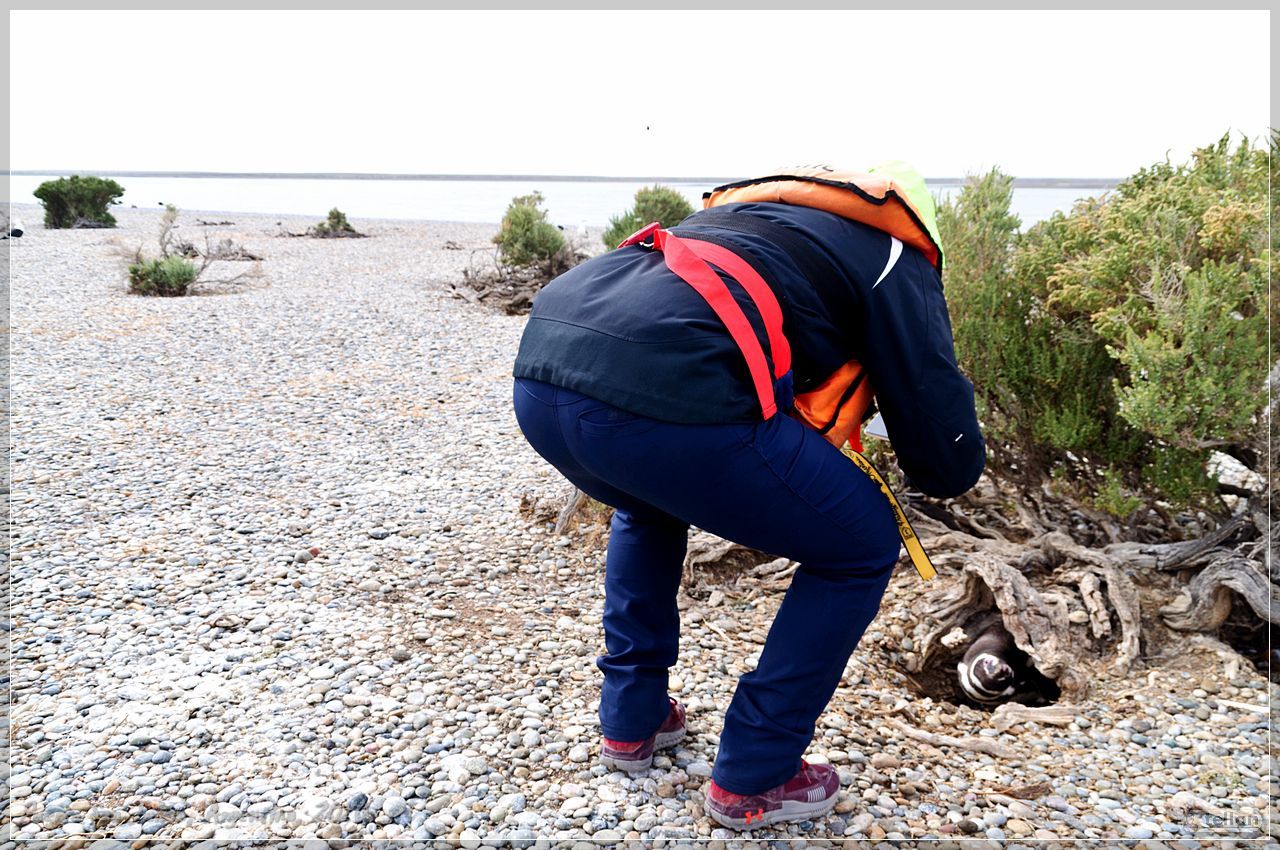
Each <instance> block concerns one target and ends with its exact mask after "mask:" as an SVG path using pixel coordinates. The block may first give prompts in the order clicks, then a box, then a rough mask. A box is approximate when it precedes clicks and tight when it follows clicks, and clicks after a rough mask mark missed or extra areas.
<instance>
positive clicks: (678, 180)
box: [9, 169, 1120, 189]
mask: <svg viewBox="0 0 1280 850" xmlns="http://www.w3.org/2000/svg"><path fill="white" fill-rule="evenodd" d="M9 174H10V175H11V176H20V177H68V176H71V175H73V174H94V175H97V176H98V177H167V178H189V179H215V180H216V179H236V180H416V181H435V182H447V181H472V182H480V183H662V184H666V185H681V184H705V183H710V184H712V185H720V184H723V183H732V182H733V181H735V180H739V179H741V178H739V177H604V176H600V175H593V174H591V175H588V174H584V175H565V174H379V173H372V172H370V173H366V172H319V171H317V172H297V173H285V172H274V171H269V172H253V171H93V170H86V169H71V170H66V169H45V170H21V171H17V170H15V171H10V172H9ZM925 182H926V183H929V184H931V185H943V186H952V185H956V186H958V185H963V184H964V182H965V179H964V178H963V177H930V178H926V179H925ZM1119 183H1120V180H1119V179H1118V178H1109V177H1015V178H1014V180H1013V186H1014V188H1015V189H1110V188H1113V187H1114V186H1116V185H1117V184H1119Z"/></svg>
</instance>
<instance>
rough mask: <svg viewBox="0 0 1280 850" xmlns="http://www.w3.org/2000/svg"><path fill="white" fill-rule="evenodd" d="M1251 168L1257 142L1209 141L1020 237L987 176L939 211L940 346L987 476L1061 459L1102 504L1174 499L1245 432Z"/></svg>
mask: <svg viewBox="0 0 1280 850" xmlns="http://www.w3.org/2000/svg"><path fill="white" fill-rule="evenodd" d="M1273 144H1274V141H1273ZM1267 178H1268V160H1267V151H1266V150H1265V149H1259V148H1256V147H1253V146H1251V145H1250V144H1249V143H1248V142H1242V143H1240V144H1239V145H1238V146H1236V147H1235V148H1234V149H1232V147H1231V146H1230V144H1229V140H1228V139H1227V138H1226V137H1224V138H1223V139H1222V140H1221V141H1219V142H1218V143H1217V144H1215V145H1212V146H1210V147H1207V148H1204V149H1201V150H1199V151H1197V152H1196V153H1195V155H1194V157H1193V160H1192V162H1191V163H1189V164H1186V165H1172V164H1169V163H1167V162H1166V163H1162V164H1159V165H1155V166H1152V167H1151V168H1147V169H1143V170H1142V171H1140V172H1138V174H1136V175H1134V176H1133V177H1131V178H1129V179H1128V180H1126V181H1124V182H1123V183H1122V184H1121V185H1120V186H1119V187H1117V189H1116V190H1115V191H1114V192H1113V193H1111V194H1110V195H1108V196H1106V197H1104V198H1102V199H1091V200H1086V201H1082V202H1080V203H1078V204H1077V205H1076V206H1075V208H1074V209H1073V210H1072V212H1071V213H1070V214H1062V213H1057V214H1055V215H1054V216H1053V217H1051V218H1050V219H1049V220H1047V221H1044V222H1041V223H1040V224H1037V225H1036V226H1035V227H1033V228H1031V229H1030V231H1028V232H1027V233H1025V234H1021V233H1019V232H1018V222H1017V220H1016V218H1014V217H1013V216H1011V215H1010V214H1009V199H1010V196H1011V192H1012V181H1011V180H1010V178H1008V177H1006V176H1005V175H1002V174H1000V173H999V172H996V171H993V172H991V173H990V174H987V175H985V176H983V177H979V178H971V179H970V181H969V183H968V184H967V185H966V187H965V188H964V189H963V190H962V191H961V193H960V194H959V196H957V197H956V198H955V199H954V200H952V201H949V202H945V203H943V204H942V205H941V207H940V209H939V226H940V228H941V230H942V237H943V244H944V245H945V246H946V249H947V272H946V287H947V294H948V302H949V304H950V308H951V313H952V319H953V325H954V332H955V337H956V352H957V357H958V358H959V360H960V363H961V365H962V367H963V368H964V369H965V370H966V371H967V373H968V374H969V375H970V377H971V378H972V379H973V381H974V384H975V387H976V389H977V393H978V397H979V402H980V409H981V413H982V416H983V419H984V424H985V426H986V428H987V431H988V434H989V436H990V438H991V439H990V444H991V450H992V461H993V463H992V467H993V470H995V471H997V472H1010V471H1016V472H1017V473H1018V474H1019V475H1020V476H1021V477H1023V478H1025V479H1028V480H1029V481H1034V480H1037V479H1042V478H1043V477H1044V476H1045V475H1046V474H1047V471H1048V470H1049V469H1051V468H1053V467H1054V466H1055V465H1057V464H1061V463H1063V462H1070V463H1072V464H1073V465H1075V466H1076V467H1077V468H1078V470H1079V471H1081V473H1082V474H1084V475H1087V476H1092V477H1093V478H1094V483H1095V486H1097V488H1098V492H1099V493H1100V494H1103V495H1102V500H1103V501H1104V502H1107V503H1108V504H1109V507H1110V508H1119V507H1126V506H1127V505H1128V504H1129V502H1128V498H1129V497H1128V496H1127V494H1122V493H1121V492H1120V491H1119V490H1118V489H1117V488H1118V486H1119V485H1118V484H1117V483H1116V482H1119V481H1121V480H1125V481H1130V482H1133V483H1134V484H1135V486H1136V487H1138V488H1139V489H1141V490H1143V491H1145V494H1146V495H1147V496H1149V497H1158V498H1164V499H1167V500H1168V501H1171V502H1174V503H1177V504H1189V503H1193V502H1195V501H1197V500H1198V499H1199V498H1200V497H1202V496H1203V495H1204V494H1205V493H1207V492H1208V490H1209V488H1210V486H1211V482H1210V481H1209V480H1208V478H1207V477H1206V476H1205V475H1204V473H1203V469H1204V462H1205V460H1206V459H1207V455H1208V452H1209V451H1210V449H1212V448H1221V449H1222V450H1224V451H1228V452H1233V451H1237V450H1241V451H1243V450H1246V449H1247V447H1248V446H1249V445H1250V444H1256V441H1257V432H1258V429H1259V421H1260V418H1261V413H1262V406H1263V403H1264V397H1265V393H1264V392H1263V380H1264V370H1263V364H1265V363H1266V362H1267V360H1266V358H1267V349H1266V319H1265V313H1266V305H1265V303H1264V300H1263V299H1264V298H1266V297H1267V286H1266V274H1267V265H1268V261H1269V252H1268V245H1267V228H1266V219H1265V215H1266V205H1267V196H1266V192H1267ZM1091 469H1093V470H1096V469H1106V470H1108V471H1107V473H1105V474H1104V475H1103V478H1102V479H1101V480H1100V481H1099V480H1097V473H1096V472H1089V470H1091Z"/></svg>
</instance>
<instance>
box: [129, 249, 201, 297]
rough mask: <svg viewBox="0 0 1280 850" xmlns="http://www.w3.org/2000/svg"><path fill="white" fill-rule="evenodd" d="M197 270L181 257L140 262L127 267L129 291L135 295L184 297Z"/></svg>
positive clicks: (193, 281) (192, 264)
mask: <svg viewBox="0 0 1280 850" xmlns="http://www.w3.org/2000/svg"><path fill="white" fill-rule="evenodd" d="M197 274H198V270H197V269H196V267H195V264H194V263H190V262H188V261H186V260H184V259H183V258H182V257H176V256H175V257H164V258H162V259H158V260H141V261H139V262H136V263H133V264H131V265H130V266H129V291H130V292H133V293H135V294H137V295H159V296H164V297H174V296H178V295H186V294H187V288H188V287H189V286H191V284H193V283H195V280H196V276H197Z"/></svg>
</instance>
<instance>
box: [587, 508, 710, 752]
mask: <svg viewBox="0 0 1280 850" xmlns="http://www.w3.org/2000/svg"><path fill="white" fill-rule="evenodd" d="M688 532H689V526H688V525H687V524H686V523H683V522H681V521H680V520H678V519H675V518H674V517H671V516H669V515H668V514H665V513H663V512H661V511H659V510H657V509H647V510H627V509H623V508H617V509H616V510H615V511H614V513H613V522H612V524H611V527H610V533H609V551H608V557H607V560H606V562H605V580H604V623H603V625H604V644H605V650H606V652H607V654H606V655H602V656H600V657H599V658H598V659H596V666H597V667H599V668H600V670H601V672H603V673H604V685H603V687H602V688H601V691H600V730H601V731H602V732H603V733H604V736H605V737H606V738H610V739H612V740H614V741H642V740H644V739H646V738H648V737H649V736H650V735H652V734H653V733H654V730H656V729H657V728H658V727H659V726H661V725H662V722H663V721H664V720H666V719H667V714H668V712H669V710H670V705H669V704H668V702H667V672H668V670H669V669H670V668H671V665H673V664H675V663H676V656H677V652H678V649H679V641H680V613H679V611H678V610H677V609H676V594H677V592H678V591H679V589H680V575H681V573H682V572H683V569H684V556H685V546H686V541H687V539H688Z"/></svg>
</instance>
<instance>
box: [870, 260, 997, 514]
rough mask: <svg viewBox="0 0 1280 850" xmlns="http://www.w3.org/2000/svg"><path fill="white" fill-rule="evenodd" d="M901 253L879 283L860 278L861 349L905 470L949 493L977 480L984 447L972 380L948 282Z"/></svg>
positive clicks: (935, 492)
mask: <svg viewBox="0 0 1280 850" xmlns="http://www.w3.org/2000/svg"><path fill="white" fill-rule="evenodd" d="M901 251H902V253H901V256H900V257H898V258H897V262H896V263H893V264H892V265H891V267H890V268H889V270H888V273H887V274H885V275H884V276H883V278H882V279H881V280H880V281H879V282H874V281H864V282H861V288H862V292H861V296H862V298H861V300H862V304H863V307H864V309H863V310H862V314H863V327H862V331H863V333H862V339H863V346H862V350H861V351H860V352H859V354H860V356H861V357H862V362H863V365H864V366H865V367H866V369H867V373H868V377H869V378H870V380H871V386H872V388H873V389H874V390H875V394H876V404H877V405H878V406H879V408H880V413H881V415H882V416H883V417H884V424H885V430H886V431H888V433H889V440H890V441H891V442H892V444H893V450H894V453H895V454H896V455H897V458H898V465H899V466H900V467H901V469H902V471H903V473H905V474H906V476H907V477H908V478H909V479H910V481H911V483H912V484H913V485H914V486H916V487H918V488H919V489H920V490H922V491H923V492H924V493H926V494H928V495H930V496H935V497H938V498H950V497H953V496H959V495H960V494H961V493H963V492H965V491H966V490H968V489H969V488H970V487H972V486H973V485H974V484H976V483H977V481H978V477H979V476H980V475H981V474H982V469H983V466H984V465H985V463H986V445H985V443H984V442H983V439H982V433H981V431H980V430H979V428H978V417H977V413H976V412H975V410H974V402H973V385H972V384H971V383H969V380H968V379H967V378H965V376H964V375H963V374H961V372H960V369H959V367H958V366H957V365H956V356H955V348H954V345H953V343H952V338H951V319H950V316H948V314H947V302H946V299H945V298H944V297H943V294H942V281H941V279H940V278H939V277H938V273H937V271H935V270H934V268H933V267H932V266H931V265H930V264H929V262H928V261H927V260H925V259H924V257H923V256H922V255H921V254H920V253H919V252H918V251H916V250H915V249H913V248H910V247H906V246H903V247H902V249H901Z"/></svg>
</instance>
